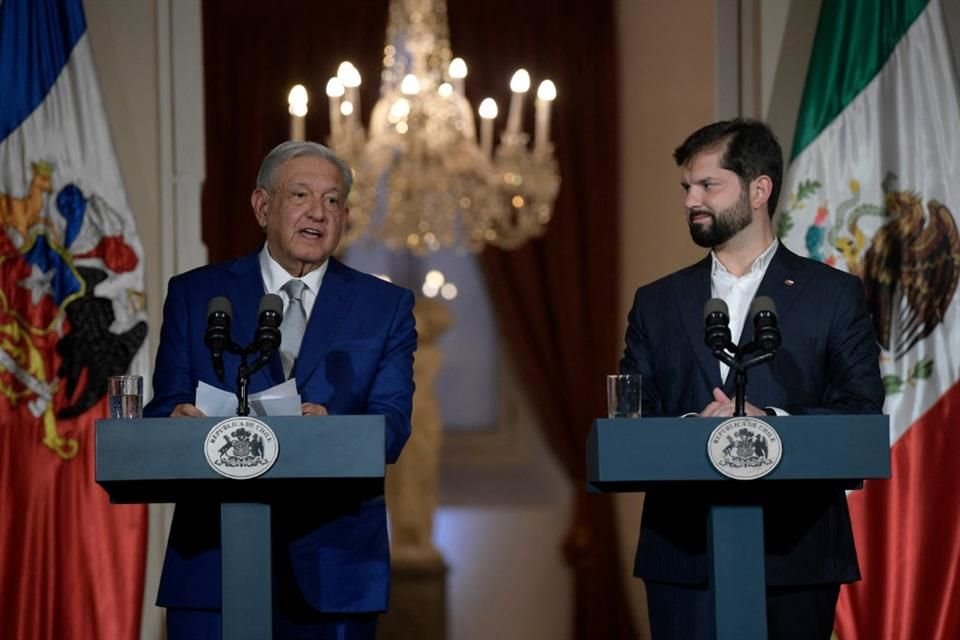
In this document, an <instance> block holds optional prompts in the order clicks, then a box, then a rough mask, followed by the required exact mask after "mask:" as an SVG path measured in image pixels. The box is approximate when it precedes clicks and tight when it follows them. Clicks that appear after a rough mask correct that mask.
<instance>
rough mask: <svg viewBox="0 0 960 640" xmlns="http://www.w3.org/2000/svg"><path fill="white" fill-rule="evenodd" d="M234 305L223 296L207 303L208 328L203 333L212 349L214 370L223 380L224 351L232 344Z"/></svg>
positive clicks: (205, 340) (206, 343) (218, 377)
mask: <svg viewBox="0 0 960 640" xmlns="http://www.w3.org/2000/svg"><path fill="white" fill-rule="evenodd" d="M232 316H233V307H232V306H231V304H230V301H229V300H228V299H226V298H224V297H223V296H217V297H216V298H212V299H211V300H210V302H209V303H207V330H206V332H205V333H204V334H203V343H204V344H205V345H207V348H208V349H210V355H211V357H212V358H213V371H214V373H216V374H217V379H218V380H220V382H223V352H224V350H225V349H227V347H228V345H229V344H230V319H231V317H232Z"/></svg>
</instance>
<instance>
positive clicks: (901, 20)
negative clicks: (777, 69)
mask: <svg viewBox="0 0 960 640" xmlns="http://www.w3.org/2000/svg"><path fill="white" fill-rule="evenodd" d="M928 3H929V0H824V2H823V6H822V7H821V8H820V18H819V20H818V22H817V36H816V38H815V39H814V41H813V53H812V54H811V56H810V68H809V69H808V70H807V82H806V85H805V86H804V88H803V101H802V102H801V104H800V115H799V116H798V117H797V129H796V133H795V134H794V137H793V151H792V152H791V154H790V159H791V160H792V159H794V158H796V157H797V156H798V155H799V154H800V152H801V151H803V150H804V149H806V148H807V145H809V144H810V143H811V142H813V140H814V139H815V138H816V137H817V136H818V135H820V132H821V131H823V130H824V129H825V128H826V127H827V125H829V124H830V123H831V122H833V119H834V118H836V117H837V116H838V115H840V112H841V111H843V110H844V108H846V106H847V105H848V104H850V103H851V102H852V101H853V99H854V98H856V97H857V96H858V95H859V94H860V92H861V91H863V89H864V88H865V87H866V86H867V85H868V84H869V83H870V81H871V80H873V78H874V77H875V76H876V75H877V73H878V72H879V71H880V69H881V68H882V67H883V65H885V64H886V63H887V60H888V59H889V58H890V55H891V54H892V53H893V50H894V49H895V48H896V46H897V43H898V42H900V39H901V38H903V35H904V34H905V33H906V32H907V29H909V28H910V25H912V24H913V23H914V21H915V20H916V19H917V17H918V16H919V15H920V14H921V13H922V12H923V10H924V8H926V6H927V4H928Z"/></svg>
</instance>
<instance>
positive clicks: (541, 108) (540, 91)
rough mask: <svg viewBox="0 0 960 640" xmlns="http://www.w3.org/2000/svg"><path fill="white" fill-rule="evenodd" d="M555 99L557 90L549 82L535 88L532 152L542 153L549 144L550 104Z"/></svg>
mask: <svg viewBox="0 0 960 640" xmlns="http://www.w3.org/2000/svg"><path fill="white" fill-rule="evenodd" d="M556 97H557V88H556V87H555V86H554V84H553V82H551V81H550V80H544V81H543V82H541V83H540V86H539V87H537V101H536V116H537V118H536V122H535V124H534V136H533V151H534V153H540V154H542V153H544V152H545V151H546V150H547V145H548V144H549V143H550V103H551V102H553V101H554V99H555V98H556Z"/></svg>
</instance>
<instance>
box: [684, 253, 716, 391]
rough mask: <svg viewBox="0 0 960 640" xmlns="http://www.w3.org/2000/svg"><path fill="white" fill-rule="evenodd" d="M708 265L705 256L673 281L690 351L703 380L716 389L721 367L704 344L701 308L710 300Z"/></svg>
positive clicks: (708, 261) (709, 264)
mask: <svg viewBox="0 0 960 640" xmlns="http://www.w3.org/2000/svg"><path fill="white" fill-rule="evenodd" d="M711 265H712V260H711V258H710V255H709V254H708V255H707V257H706V258H704V259H703V260H701V261H700V262H698V263H697V264H695V265H693V266H692V267H690V268H689V269H685V270H684V271H681V272H680V273H679V274H678V275H677V278H676V280H675V283H676V288H675V290H674V294H675V295H674V297H675V299H676V302H677V307H678V309H679V313H680V323H681V325H682V326H683V331H684V333H686V335H687V340H689V342H690V349H691V350H692V352H693V354H694V357H695V358H696V360H697V362H698V363H699V365H700V369H701V371H702V372H703V375H704V376H706V379H707V380H709V381H710V383H711V384H713V385H714V386H718V387H719V386H720V384H721V383H720V364H719V363H718V362H717V359H716V358H714V357H713V353H712V352H711V351H710V349H709V348H708V347H707V345H706V344H705V343H704V323H703V305H704V304H705V303H706V302H707V300H709V299H710V268H711Z"/></svg>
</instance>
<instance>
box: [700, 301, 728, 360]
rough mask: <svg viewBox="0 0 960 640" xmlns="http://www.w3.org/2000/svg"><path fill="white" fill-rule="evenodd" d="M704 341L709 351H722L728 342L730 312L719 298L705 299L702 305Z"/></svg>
mask: <svg viewBox="0 0 960 640" xmlns="http://www.w3.org/2000/svg"><path fill="white" fill-rule="evenodd" d="M703 322H704V325H705V330H706V335H705V342H706V343H707V346H708V347H710V350H711V351H723V349H724V348H725V347H726V346H727V345H728V344H730V312H729V311H728V309H727V303H726V302H724V301H723V300H721V299H720V298H712V299H710V300H707V304H705V305H703Z"/></svg>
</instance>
